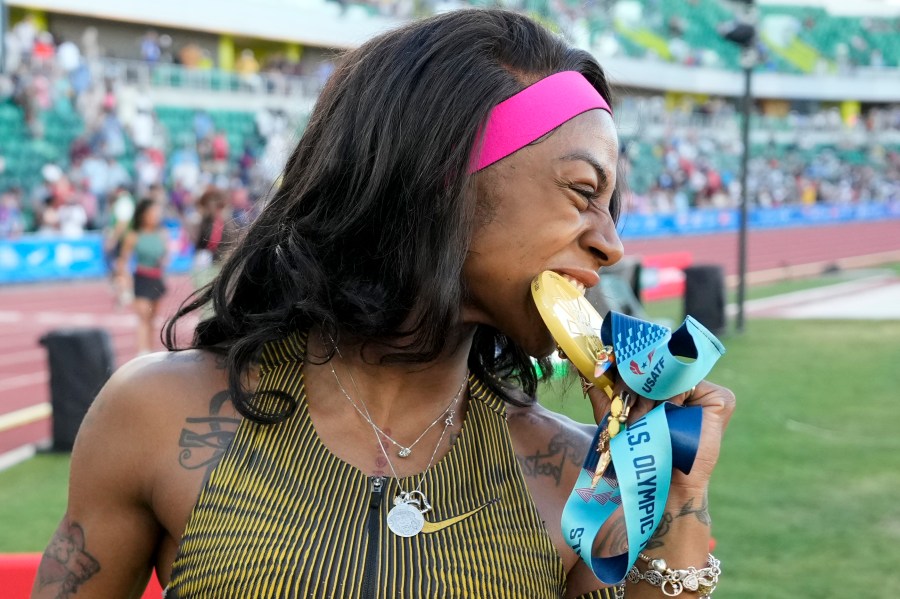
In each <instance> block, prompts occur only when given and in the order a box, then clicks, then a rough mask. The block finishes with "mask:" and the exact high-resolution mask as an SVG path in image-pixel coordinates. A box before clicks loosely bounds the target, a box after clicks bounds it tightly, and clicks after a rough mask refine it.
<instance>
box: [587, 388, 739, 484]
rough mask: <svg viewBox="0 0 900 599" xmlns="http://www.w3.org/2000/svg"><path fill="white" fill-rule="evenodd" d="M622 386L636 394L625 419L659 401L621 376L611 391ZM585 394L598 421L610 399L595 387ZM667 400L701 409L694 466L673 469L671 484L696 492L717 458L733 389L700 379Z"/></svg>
mask: <svg viewBox="0 0 900 599" xmlns="http://www.w3.org/2000/svg"><path fill="white" fill-rule="evenodd" d="M626 390H627V391H628V392H629V393H630V394H632V396H633V397H635V398H636V399H634V400H632V408H631V412H630V413H629V416H628V421H629V423H631V422H634V421H635V420H637V419H638V418H640V417H641V416H643V415H644V414H646V413H647V412H649V411H650V410H652V409H653V408H655V407H656V406H658V405H659V403H660V402H657V401H653V400H650V399H647V398H646V397H641V396H640V395H638V394H637V393H635V392H634V391H633V390H631V389H630V388H629V387H628V386H627V385H625V383H623V382H622V381H621V380H620V381H619V382H617V383H616V386H615V395H621V394H622V393H623V392H624V391H626ZM588 396H589V397H590V400H591V405H592V407H593V410H594V420H595V421H596V422H597V423H600V422H601V421H602V419H603V418H604V417H605V416H606V414H607V413H608V412H609V405H610V399H609V398H608V397H607V395H606V392H605V391H604V390H602V389H599V388H597V387H593V388H591V389H590V390H588ZM669 401H671V402H672V403H674V404H676V405H686V406H699V407H701V408H702V409H703V427H702V429H701V432H700V445H699V448H698V449H697V456H696V458H695V459H694V466H693V468H692V469H691V473H690V474H684V473H683V472H681V471H680V470H675V471H674V472H673V473H672V487H680V488H683V489H689V490H693V491H698V492H699V491H705V490H706V489H707V488H708V486H709V479H710V477H711V476H712V471H713V469H714V468H715V466H716V462H717V461H718V459H719V450H720V448H721V446H722V437H723V436H724V435H725V428H726V427H727V426H728V422H729V420H731V415H732V414H733V413H734V408H735V405H736V401H735V397H734V393H732V392H731V391H730V390H729V389H726V388H725V387H722V386H720V385H716V384H714V383H710V382H709V381H701V382H700V383H698V384H697V386H696V387H694V389H693V391H689V392H687V393H682V394H680V395H676V396H675V397H672V398H670V399H669Z"/></svg>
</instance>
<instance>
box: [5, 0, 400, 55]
mask: <svg viewBox="0 0 900 599" xmlns="http://www.w3.org/2000/svg"><path fill="white" fill-rule="evenodd" d="M6 3H7V4H10V5H15V6H22V7H26V8H32V9H37V10H46V11H48V12H55V13H63V14H71V15H80V16H85V17H93V18H97V19H105V20H110V21H125V22H130V23H143V24H147V25H156V26H157V27H173V28H177V29H187V30H193V31H206V32H210V33H220V34H231V35H237V36H244V37H254V38H260V39H269V40H278V41H290V42H299V43H302V44H308V45H312V46H323V47H328V48H352V47H355V46H358V45H360V44H361V43H363V42H364V41H366V40H367V39H369V38H371V37H372V36H374V35H376V34H378V33H380V32H381V31H384V30H385V29H389V28H391V27H394V26H396V25H399V24H400V23H401V22H402V21H401V20H399V19H391V18H387V17H382V16H379V15H372V14H371V13H370V12H368V11H366V10H365V9H364V8H362V7H349V8H348V9H347V10H346V11H345V12H344V13H343V14H342V13H341V8H340V6H339V5H338V3H337V2H329V1H327V0H153V1H152V2H135V1H131V0H6Z"/></svg>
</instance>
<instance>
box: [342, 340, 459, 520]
mask: <svg viewBox="0 0 900 599" xmlns="http://www.w3.org/2000/svg"><path fill="white" fill-rule="evenodd" d="M335 351H336V352H337V354H338V356H339V357H341V358H343V356H341V352H340V351H339V350H337V348H336V347H335ZM329 365H330V366H331V374H332V375H334V380H335V382H337V384H338V386H339V387H340V388H341V391H343V392H344V395H345V396H346V397H347V399H348V400H349V401H350V402H351V403H353V399H352V398H351V397H350V395H349V394H348V393H347V391H346V390H344V386H343V385H342V384H341V379H340V378H338V375H337V372H336V371H335V369H334V365H333V364H329ZM347 373H348V374H349V375H350V382H351V383H352V384H353V388H354V390H355V391H356V392H357V393H359V387H358V386H357V384H356V380H355V379H354V378H353V373H352V372H350V371H349V370H348V371H347ZM467 380H468V376H466V377H465V378H464V379H463V382H462V385H460V387H459V390H458V391H457V392H456V396H455V397H454V398H453V402H452V403H451V404H450V407H449V408H448V409H447V410H445V412H444V413H445V414H447V417H446V418H445V419H444V428H443V429H441V436H440V438H439V439H438V442H437V444H436V445H435V446H434V451H432V452H431V458H430V459H429V460H428V465H427V466H426V467H425V471H424V472H422V476H421V477H420V478H419V484H418V485H416V488H415V489H414V490H413V491H404V490H403V488H402V487H400V493H399V494H398V495H397V496H396V497H394V507H392V508H391V509H390V511H389V512H388V515H387V525H388V528H389V529H390V530H391V532H392V533H394V534H395V535H397V536H400V537H414V536H415V535H417V534H419V533H420V532H422V529H423V528H424V526H425V514H427V513H428V512H430V511H431V504H430V503H429V502H428V498H427V497H426V496H425V493H423V492H422V483H424V482H425V477H426V476H428V471H429V470H431V466H432V464H434V458H435V456H437V452H438V449H440V447H441V443H442V442H443V440H444V436H445V435H446V434H447V429H448V428H450V426H452V425H453V416H454V414H455V407H456V403H457V402H458V401H459V398H460V397H461V396H462V390H463V389H464V388H465V386H466V381H467ZM360 403H361V404H362V407H363V410H365V420H366V421H367V422H368V423H369V424H370V425H371V427H372V432H373V433H375V438H376V439H377V440H378V446H379V447H380V448H381V453H383V454H384V459H385V460H387V463H388V466H389V467H390V469H391V473H392V474H393V475H394V479H396V481H397V486H398V487H399V486H400V477H399V476H397V471H396V470H395V469H394V464H393V463H392V462H391V458H390V456H389V455H388V452H387V449H386V448H385V446H384V441H382V439H381V435H379V434H378V431H379V430H380V429H379V428H378V426H377V425H376V424H375V423H374V422H373V421H372V418H371V416H370V415H369V408H368V407H367V406H366V402H364V401H362V400H360ZM354 405H355V404H354ZM429 428H430V427H429Z"/></svg>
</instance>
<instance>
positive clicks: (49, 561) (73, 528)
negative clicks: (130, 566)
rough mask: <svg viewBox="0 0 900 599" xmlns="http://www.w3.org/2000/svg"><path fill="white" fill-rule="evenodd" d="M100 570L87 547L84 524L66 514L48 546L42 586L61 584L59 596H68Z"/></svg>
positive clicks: (61, 598)
mask: <svg viewBox="0 0 900 599" xmlns="http://www.w3.org/2000/svg"><path fill="white" fill-rule="evenodd" d="M99 571H100V563H99V562H98V561H97V560H96V559H95V558H94V556H92V555H91V554H90V553H88V552H87V551H86V550H85V547H84V530H83V529H82V528H81V525H80V524H78V523H77V522H72V521H69V519H68V518H66V519H64V520H63V521H62V523H61V524H60V525H59V528H57V529H56V532H55V533H54V534H53V538H52V539H50V544H49V545H47V549H46V550H44V555H43V557H42V558H41V564H40V566H39V567H38V572H37V582H38V586H39V588H41V589H43V588H45V587H47V586H50V585H53V584H59V590H58V592H57V594H56V599H68V597H71V596H72V595H74V594H75V593H77V592H78V588H79V587H80V586H81V585H83V584H84V583H85V582H87V581H88V580H89V579H90V578H91V577H92V576H94V575H95V574H96V573H97V572H99Z"/></svg>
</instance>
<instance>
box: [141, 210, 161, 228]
mask: <svg viewBox="0 0 900 599" xmlns="http://www.w3.org/2000/svg"><path fill="white" fill-rule="evenodd" d="M161 221H162V208H161V207H160V205H159V204H153V205H152V206H150V207H149V208H147V212H145V213H144V228H145V229H155V228H157V227H158V226H159V223H160V222H161Z"/></svg>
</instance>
